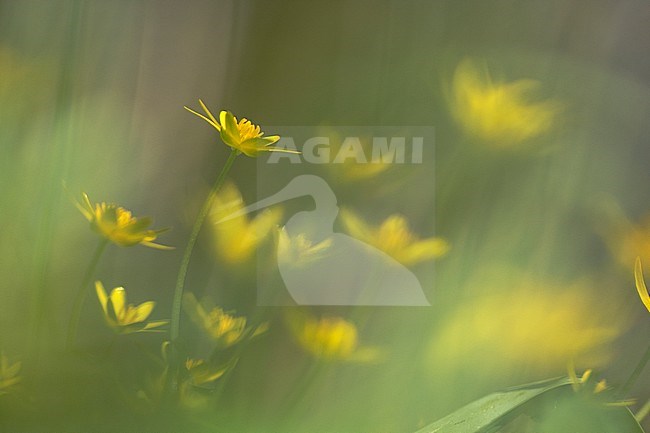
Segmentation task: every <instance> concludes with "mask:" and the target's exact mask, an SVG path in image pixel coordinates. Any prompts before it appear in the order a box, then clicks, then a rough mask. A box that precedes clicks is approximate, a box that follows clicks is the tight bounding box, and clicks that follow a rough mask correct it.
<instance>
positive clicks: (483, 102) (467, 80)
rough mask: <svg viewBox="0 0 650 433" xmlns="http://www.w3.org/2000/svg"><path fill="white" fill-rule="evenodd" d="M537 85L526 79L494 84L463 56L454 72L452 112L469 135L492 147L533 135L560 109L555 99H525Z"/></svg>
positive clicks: (509, 144)
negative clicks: (463, 58) (537, 100)
mask: <svg viewBox="0 0 650 433" xmlns="http://www.w3.org/2000/svg"><path fill="white" fill-rule="evenodd" d="M539 85H540V83H539V82H538V81H536V80H530V79H525V80H517V81H514V82H511V83H494V82H493V81H492V79H491V77H490V75H489V73H488V72H487V70H486V69H485V68H484V70H481V69H479V68H478V67H477V66H476V65H475V64H474V63H472V61H470V60H468V59H465V60H463V61H462V62H461V63H460V64H459V65H458V67H457V68H456V72H455V73H454V78H453V83H452V92H451V93H452V94H451V98H452V111H453V115H454V117H455V118H456V120H457V121H458V123H460V125H461V126H462V127H463V128H464V129H465V130H466V131H467V132H468V133H469V134H471V135H473V136H475V137H478V138H481V139H483V140H486V141H489V142H491V143H492V144H493V145H495V146H504V147H505V146H511V145H513V144H516V143H519V142H522V141H524V140H528V139H531V138H534V137H537V136H539V135H541V134H543V133H545V132H547V131H548V130H549V129H550V127H551V125H552V124H553V121H554V120H555V118H556V116H557V114H558V113H559V112H560V110H561V107H560V104H558V103H557V102H555V101H551V100H546V101H541V102H530V101H529V98H528V96H527V95H528V94H529V93H530V92H532V91H534V90H536V89H537V88H538V87H539Z"/></svg>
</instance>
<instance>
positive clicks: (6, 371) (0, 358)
mask: <svg viewBox="0 0 650 433" xmlns="http://www.w3.org/2000/svg"><path fill="white" fill-rule="evenodd" d="M21 366H22V364H21V362H20V361H18V362H15V363H13V364H11V363H9V359H8V358H7V357H6V356H5V354H4V353H3V354H0V395H2V394H6V393H7V392H9V390H10V389H11V388H13V387H14V386H15V385H16V384H17V383H18V382H20V379H21V378H20V376H19V375H18V373H20V368H21Z"/></svg>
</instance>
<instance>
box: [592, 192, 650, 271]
mask: <svg viewBox="0 0 650 433" xmlns="http://www.w3.org/2000/svg"><path fill="white" fill-rule="evenodd" d="M601 208H602V210H600V212H601V213H602V214H603V215H604V216H605V218H603V219H602V220H603V221H604V222H601V223H599V226H598V227H597V229H598V230H599V232H600V234H601V235H602V237H603V239H604V240H605V242H606V243H607V246H608V247H609V250H610V251H611V253H612V256H613V257H614V258H615V259H617V260H618V262H619V264H620V265H621V266H623V267H624V268H626V269H629V266H630V263H632V262H633V261H635V260H636V258H637V257H641V260H642V261H644V262H646V261H647V260H650V214H647V213H646V214H645V215H644V216H642V217H641V218H640V219H638V220H636V221H633V220H630V219H629V218H628V216H627V215H626V214H625V212H624V211H623V210H622V209H621V208H620V206H619V205H618V204H617V203H616V202H615V201H614V200H611V199H606V200H603V201H602V203H601Z"/></svg>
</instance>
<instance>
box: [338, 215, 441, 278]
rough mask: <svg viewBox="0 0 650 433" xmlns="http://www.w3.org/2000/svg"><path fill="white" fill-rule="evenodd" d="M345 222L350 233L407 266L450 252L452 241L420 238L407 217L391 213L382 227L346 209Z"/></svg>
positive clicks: (342, 216) (437, 238) (342, 219)
mask: <svg viewBox="0 0 650 433" xmlns="http://www.w3.org/2000/svg"><path fill="white" fill-rule="evenodd" d="M340 215H341V221H342V222H343V225H344V226H345V229H346V230H347V232H348V233H349V234H350V235H351V236H352V237H355V238H357V239H359V240H360V241H363V242H365V243H367V244H369V245H372V246H374V247H375V248H378V249H380V250H382V251H383V252H385V253H386V254H388V255H389V256H391V257H393V258H394V259H395V260H397V261H398V262H400V263H402V264H403V265H406V266H409V265H415V264H418V263H420V262H423V261H426V260H431V259H435V258H439V257H442V256H444V255H445V254H447V251H449V243H447V241H446V240H444V239H442V238H439V237H430V238H426V239H419V238H418V236H417V235H416V234H415V233H413V232H411V230H410V228H409V225H408V222H407V221H406V218H404V217H403V216H402V215H398V214H395V215H391V216H389V217H388V218H387V219H385V220H384V221H383V222H382V223H381V225H380V226H379V227H371V226H369V225H368V224H366V223H365V222H364V221H363V220H362V219H361V218H359V217H358V216H356V215H355V214H354V213H352V212H350V211H348V210H345V209H342V210H341V214H340Z"/></svg>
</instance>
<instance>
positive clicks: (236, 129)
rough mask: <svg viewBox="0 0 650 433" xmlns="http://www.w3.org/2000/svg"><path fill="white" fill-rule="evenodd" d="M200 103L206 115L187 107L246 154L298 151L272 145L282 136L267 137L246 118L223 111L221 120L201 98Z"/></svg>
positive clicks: (226, 142)
mask: <svg viewBox="0 0 650 433" xmlns="http://www.w3.org/2000/svg"><path fill="white" fill-rule="evenodd" d="M199 104H201V108H203V111H205V115H203V114H201V113H197V112H196V111H194V110H192V109H191V108H188V107H185V109H186V110H187V111H189V112H190V113H192V114H195V115H197V116H199V117H200V118H201V119H203V120H205V121H206V122H208V123H209V124H210V125H212V127H214V129H216V130H217V131H219V135H220V136H221V140H222V141H223V142H224V143H225V144H226V145H227V146H230V147H231V148H233V149H236V150H237V151H239V152H241V153H243V154H244V155H246V156H251V157H256V156H259V154H260V152H289V153H298V152H296V151H293V150H287V149H281V148H277V147H272V146H271V145H272V144H274V143H276V142H277V141H278V140H279V139H280V136H278V135H269V136H266V137H265V136H264V133H263V132H262V131H261V130H260V127H259V126H257V125H255V124H253V123H251V121H250V120H248V119H246V118H242V119H241V120H237V118H236V117H235V116H234V115H233V114H232V113H231V112H230V111H221V113H219V120H217V119H216V118H215V117H214V115H213V114H212V113H211V112H210V110H209V109H208V107H206V106H205V104H204V103H203V101H202V100H200V99H199Z"/></svg>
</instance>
